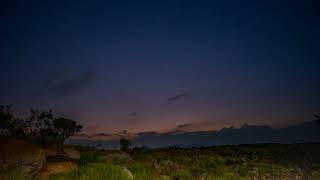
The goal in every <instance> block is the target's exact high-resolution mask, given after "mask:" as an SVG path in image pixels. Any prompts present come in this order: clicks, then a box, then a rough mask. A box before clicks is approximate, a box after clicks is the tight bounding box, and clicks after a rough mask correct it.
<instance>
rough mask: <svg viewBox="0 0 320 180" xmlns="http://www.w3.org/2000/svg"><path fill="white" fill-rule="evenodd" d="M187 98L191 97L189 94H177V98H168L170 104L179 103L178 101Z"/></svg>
mask: <svg viewBox="0 0 320 180" xmlns="http://www.w3.org/2000/svg"><path fill="white" fill-rule="evenodd" d="M187 96H189V94H187V93H180V94H177V95H175V96H172V97H170V98H168V101H169V102H173V101H177V100H180V99H182V98H185V97H187Z"/></svg>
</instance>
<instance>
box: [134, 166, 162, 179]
mask: <svg viewBox="0 0 320 180" xmlns="http://www.w3.org/2000/svg"><path fill="white" fill-rule="evenodd" d="M129 170H130V171H131V173H132V174H133V177H134V179H139V180H149V179H157V178H158V177H157V175H156V174H155V173H154V172H153V171H152V170H151V169H148V168H146V167H145V166H144V165H143V164H142V163H140V162H135V163H133V164H131V165H130V167H129Z"/></svg>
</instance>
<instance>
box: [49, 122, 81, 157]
mask: <svg viewBox="0 0 320 180" xmlns="http://www.w3.org/2000/svg"><path fill="white" fill-rule="evenodd" d="M53 127H54V130H55V133H56V137H57V141H58V142H57V148H58V151H59V152H63V142H64V141H65V140H66V139H67V138H69V137H71V136H72V135H74V134H75V133H77V132H79V131H80V130H81V129H82V126H81V125H79V124H78V123H77V122H76V121H73V120H70V119H65V118H62V117H59V118H56V119H54V121H53Z"/></svg>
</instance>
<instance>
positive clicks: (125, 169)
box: [122, 167, 133, 179]
mask: <svg viewBox="0 0 320 180" xmlns="http://www.w3.org/2000/svg"><path fill="white" fill-rule="evenodd" d="M122 168H123V171H124V172H125V173H126V174H127V176H128V177H129V179H133V175H132V173H131V172H130V171H129V169H127V168H126V167H122Z"/></svg>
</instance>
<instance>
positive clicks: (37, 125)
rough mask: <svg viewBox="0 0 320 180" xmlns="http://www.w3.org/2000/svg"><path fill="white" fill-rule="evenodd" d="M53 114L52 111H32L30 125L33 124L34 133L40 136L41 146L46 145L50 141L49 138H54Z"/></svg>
mask: <svg viewBox="0 0 320 180" xmlns="http://www.w3.org/2000/svg"><path fill="white" fill-rule="evenodd" d="M53 120H54V117H53V114H52V111H51V110H49V111H42V112H40V111H38V110H34V109H31V115H30V117H29V123H30V124H31V129H32V130H31V131H32V133H34V134H36V135H38V136H40V140H41V144H42V145H45V144H46V142H47V141H48V137H49V136H51V137H54V136H55V134H54V133H55V132H54V127H53Z"/></svg>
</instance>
